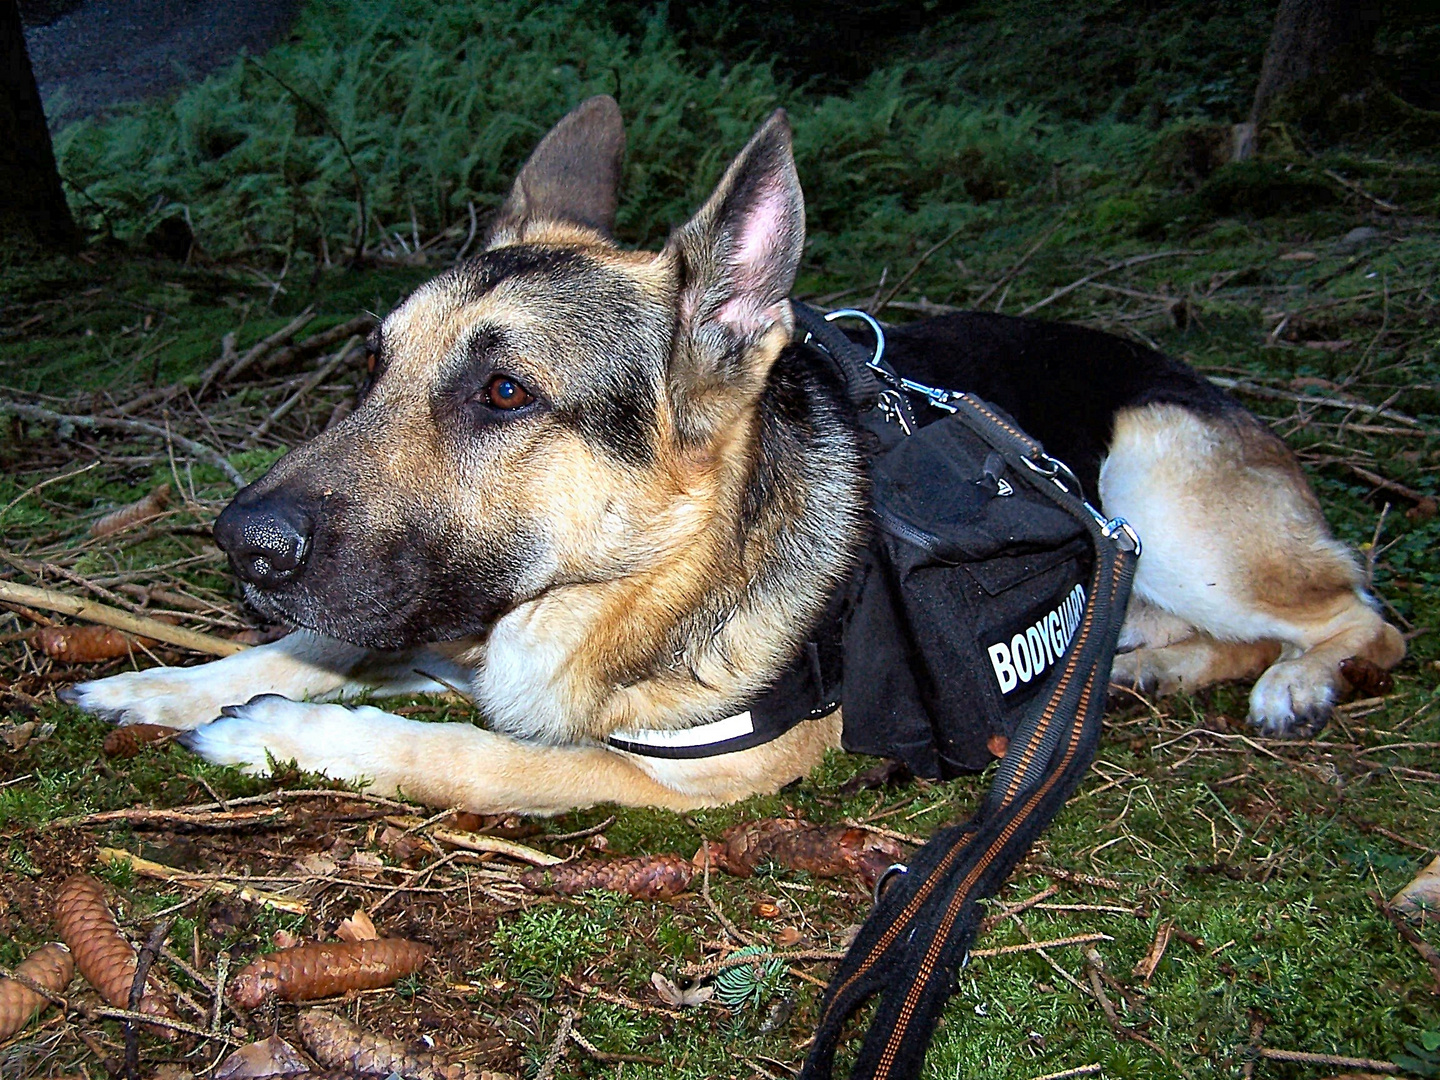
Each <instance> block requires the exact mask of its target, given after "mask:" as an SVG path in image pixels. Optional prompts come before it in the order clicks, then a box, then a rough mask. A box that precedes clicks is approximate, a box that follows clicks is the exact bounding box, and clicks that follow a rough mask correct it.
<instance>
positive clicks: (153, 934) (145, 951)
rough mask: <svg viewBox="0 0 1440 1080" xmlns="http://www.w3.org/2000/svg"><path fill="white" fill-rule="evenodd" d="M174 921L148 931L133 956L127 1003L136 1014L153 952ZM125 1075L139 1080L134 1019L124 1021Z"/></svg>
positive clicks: (137, 1028)
mask: <svg viewBox="0 0 1440 1080" xmlns="http://www.w3.org/2000/svg"><path fill="white" fill-rule="evenodd" d="M174 922H175V920H174V919H166V920H165V921H164V922H162V923H160V925H158V926H157V927H155V929H154V930H152V931H150V936H149V937H148V938H146V939H145V944H144V945H142V946H141V947H140V955H139V956H137V957H136V958H135V978H133V979H132V980H131V981H130V1000H129V1001H128V1003H127V1004H128V1005H129V1011H130V1012H132V1013H135V1014H136V1015H137V1016H138V1015H141V1014H140V1001H141V999H142V998H144V997H145V979H146V978H147V977H148V976H149V974H150V965H151V964H153V963H154V962H155V954H156V953H157V952H159V951H160V946H161V945H162V944H164V941H165V938H166V937H167V936H169V933H170V927H171V926H172V925H173V924H174ZM125 1076H126V1077H127V1078H128V1080H140V1029H139V1027H137V1026H136V1024H135V1021H134V1020H126V1021H125Z"/></svg>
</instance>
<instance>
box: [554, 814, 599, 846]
mask: <svg viewBox="0 0 1440 1080" xmlns="http://www.w3.org/2000/svg"><path fill="white" fill-rule="evenodd" d="M614 824H615V815H614V814H611V815H610V816H609V817H607V818H606V819H605V820H604V821H602V822H600V824H599V825H591V826H590V827H589V828H588V829H579V830H577V831H575V832H567V833H555V834H553V835H549V836H538V837H536V839H537V840H544V841H545V842H546V843H547V844H558V843H560V842H561V841H564V840H584V839H586V838H587V837H590V836H595V835H597V834H599V833H602V832H604V831H605V830H606V829H608V828H609V827H610V826H611V825H614Z"/></svg>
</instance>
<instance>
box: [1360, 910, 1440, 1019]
mask: <svg viewBox="0 0 1440 1080" xmlns="http://www.w3.org/2000/svg"><path fill="white" fill-rule="evenodd" d="M1366 895H1367V896H1369V897H1370V899H1371V901H1372V902H1373V903H1374V904H1375V906H1376V907H1377V908H1379V909H1380V914H1381V915H1384V916H1385V918H1386V919H1388V920H1390V925H1392V926H1393V927H1395V929H1396V931H1397V932H1399V934H1400V937H1401V938H1403V939H1404V941H1405V944H1407V945H1409V946H1410V947H1411V948H1412V949H1414V950H1415V951H1416V952H1417V953H1419V954H1420V959H1422V960H1424V961H1425V963H1427V964H1429V965H1430V973H1431V975H1433V976H1434V978H1435V990H1434V993H1437V994H1440V951H1437V950H1436V948H1435V946H1433V945H1431V944H1430V943H1429V942H1428V941H1426V940H1425V939H1424V938H1423V937H1421V936H1420V935H1419V934H1417V933H1416V932H1415V929H1414V927H1412V926H1411V925H1410V924H1409V923H1407V922H1406V921H1405V917H1404V916H1403V915H1401V914H1400V913H1399V912H1398V911H1396V910H1395V909H1394V908H1393V907H1391V906H1390V905H1389V904H1387V903H1386V902H1385V898H1384V897H1383V896H1381V895H1380V894H1379V893H1374V892H1371V893H1366Z"/></svg>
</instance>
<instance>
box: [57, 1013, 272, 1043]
mask: <svg viewBox="0 0 1440 1080" xmlns="http://www.w3.org/2000/svg"><path fill="white" fill-rule="evenodd" d="M82 1011H83V1012H84V1015H85V1016H86V1017H87V1018H90V1019H95V1018H99V1019H101V1020H138V1021H140V1023H142V1024H149V1025H150V1026H151V1027H163V1028H169V1029H170V1030H171V1031H178V1032H180V1033H181V1034H183V1035H198V1036H199V1037H200V1038H202V1039H219V1040H221V1041H222V1042H227V1043H229V1044H230V1045H231V1046H241V1045H243V1044H242V1043H240V1042H239V1041H238V1040H236V1039H232V1038H230V1037H229V1036H228V1035H221V1034H220V1033H218V1032H215V1031H206V1030H205V1029H204V1028H202V1027H196V1026H195V1025H194V1024H187V1023H185V1021H183V1020H172V1019H170V1018H169V1017H168V1016H152V1015H151V1014H150V1013H142V1012H132V1011H131V1010H129V1009H111V1008H104V1007H102V1008H95V1009H88V1010H82Z"/></svg>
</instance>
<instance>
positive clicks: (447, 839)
mask: <svg viewBox="0 0 1440 1080" xmlns="http://www.w3.org/2000/svg"><path fill="white" fill-rule="evenodd" d="M385 820H386V822H388V823H389V824H391V825H394V826H395V827H396V828H399V829H408V828H410V827H411V826H413V825H417V824H422V823H421V822H420V821H419V819H417V818H412V817H393V816H392V817H387V818H386V819H385ZM426 835H428V836H429V837H431V838H432V839H434V840H438V841H439V842H440V843H442V844H449V845H450V846H451V847H458V848H463V849H465V850H466V851H487V852H490V853H491V854H494V855H506V856H508V857H510V858H512V859H518V860H520V861H521V862H527V863H530V864H531V865H532V866H555V865H556V864H558V863H562V862H564V861H565V860H564V859H561V858H559V857H558V856H556V855H551V854H550V853H549V852H545V851H538V850H536V849H535V848H532V847H526V846H525V845H524V844H517V843H515V841H513V840H502V839H501V838H500V837H498V836H486V835H485V834H484V833H473V832H462V831H461V830H459V829H441V828H433V827H432V828H430V829H428V830H427V831H426Z"/></svg>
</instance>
